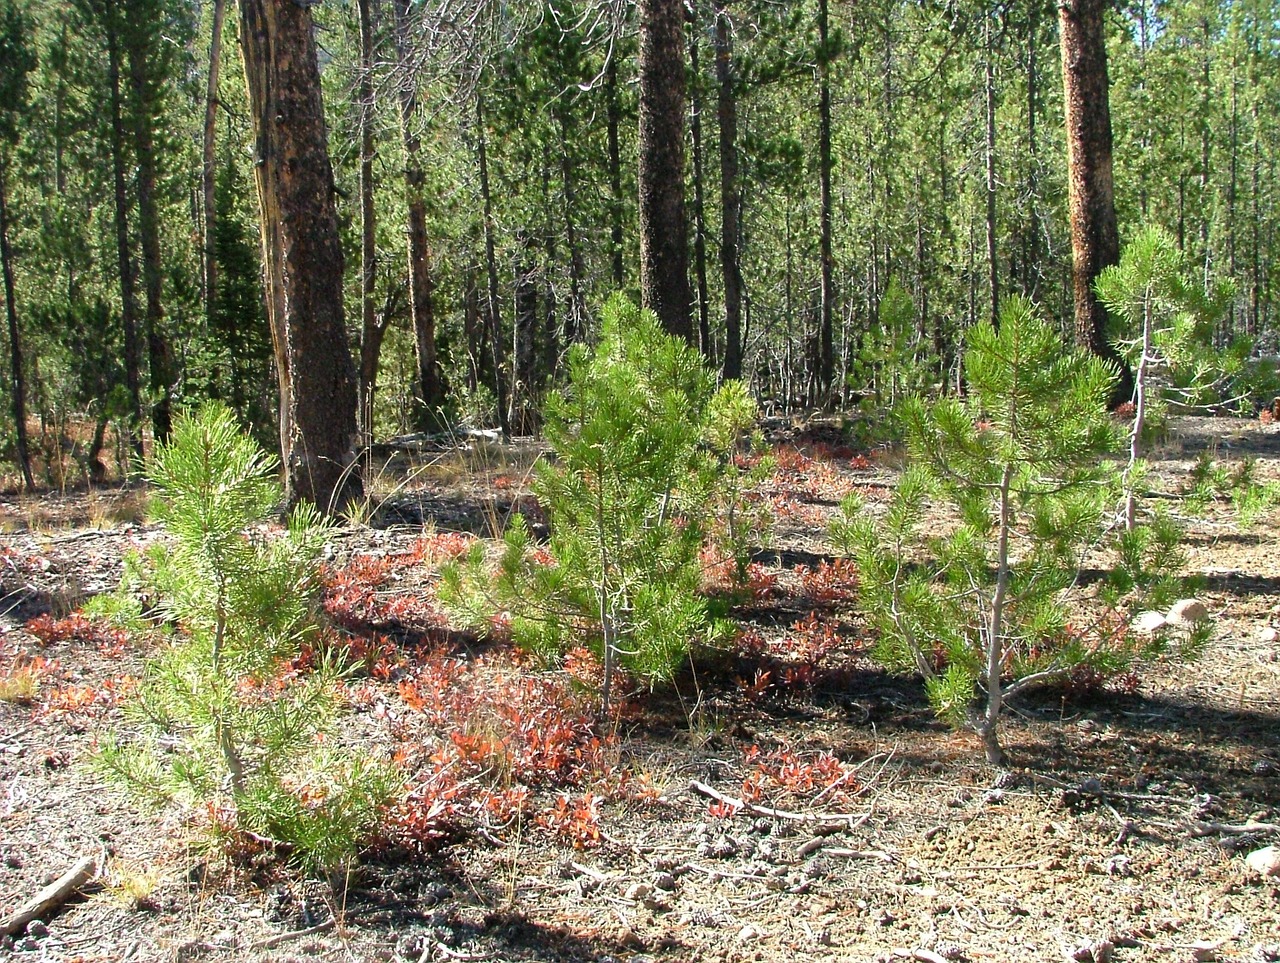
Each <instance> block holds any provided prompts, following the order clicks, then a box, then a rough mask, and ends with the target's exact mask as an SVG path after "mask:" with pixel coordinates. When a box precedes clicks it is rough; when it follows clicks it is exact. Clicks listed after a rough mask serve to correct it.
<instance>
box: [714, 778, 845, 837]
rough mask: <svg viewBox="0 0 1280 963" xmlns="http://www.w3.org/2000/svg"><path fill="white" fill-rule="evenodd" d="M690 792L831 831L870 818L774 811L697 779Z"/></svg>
mask: <svg viewBox="0 0 1280 963" xmlns="http://www.w3.org/2000/svg"><path fill="white" fill-rule="evenodd" d="M689 791H690V792H693V793H697V794H698V795H699V796H706V797H707V798H708V799H712V800H714V801H716V802H718V803H722V804H723V805H725V806H729V807H731V808H732V809H734V810H739V809H744V810H746V811H747V812H749V813H753V814H754V815H756V816H767V817H769V818H770V819H786V820H790V821H791V822H797V823H814V824H817V825H819V826H826V827H830V828H831V829H857V828H858V827H859V826H861V825H862V824H863V823H865V822H866V821H867V819H868V817H869V816H870V813H864V814H862V815H856V814H854V813H793V812H788V811H787V810H785V809H774V808H773V807H772V806H757V805H756V804H755V803H749V802H747V801H746V800H745V799H738V798H736V797H734V796H727V795H725V794H724V793H722V792H720V791H718V790H716V789H712V788H711V787H710V786H708V785H707V784H706V783H705V782H699V781H698V780H697V779H694V780H693V781H692V782H690V783H689Z"/></svg>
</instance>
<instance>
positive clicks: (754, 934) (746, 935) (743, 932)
mask: <svg viewBox="0 0 1280 963" xmlns="http://www.w3.org/2000/svg"><path fill="white" fill-rule="evenodd" d="M763 935H764V934H763V933H762V932H761V931H760V930H758V929H757V928H756V927H754V926H752V925H751V924H750V923H748V924H747V925H746V926H744V927H743V928H742V929H740V930H738V942H739V943H749V942H751V941H752V940H756V939H759V938H760V937H761V936H763Z"/></svg>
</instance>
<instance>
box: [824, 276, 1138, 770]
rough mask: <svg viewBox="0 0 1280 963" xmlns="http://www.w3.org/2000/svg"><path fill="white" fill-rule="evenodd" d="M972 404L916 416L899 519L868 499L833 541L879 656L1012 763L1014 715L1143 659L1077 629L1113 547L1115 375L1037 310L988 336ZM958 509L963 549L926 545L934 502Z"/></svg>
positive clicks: (954, 544) (1012, 312)
mask: <svg viewBox="0 0 1280 963" xmlns="http://www.w3.org/2000/svg"><path fill="white" fill-rule="evenodd" d="M964 371H965V379H966V382H967V384H968V386H969V394H968V397H967V399H965V400H964V401H960V400H956V399H943V400H940V401H937V402H935V403H933V404H931V405H930V404H926V403H924V402H923V401H920V400H918V399H912V400H910V401H908V402H907V403H906V404H904V406H903V408H902V413H901V417H902V422H903V425H904V429H905V434H906V439H907V445H908V451H909V456H910V461H909V464H908V467H907V469H906V471H905V473H904V475H903V477H902V480H901V483H900V484H899V486H898V489H897V491H896V493H895V495H894V497H893V500H892V501H891V503H890V505H889V509H888V512H887V514H886V515H885V516H884V517H883V519H881V520H879V521H875V520H872V519H871V518H870V517H868V515H867V514H866V512H865V506H863V505H862V504H861V502H860V501H859V500H858V499H857V498H856V497H855V498H850V499H848V500H846V501H845V503H844V504H843V505H842V513H843V517H842V518H841V519H839V520H838V521H837V522H836V524H835V525H834V526H833V531H832V534H833V537H834V539H835V541H836V542H837V544H838V545H841V546H842V547H843V548H844V549H845V550H846V551H848V552H850V553H852V554H853V555H854V556H855V558H856V559H857V562H858V565H859V574H860V577H861V582H860V587H861V588H860V591H861V596H862V603H863V605H864V607H865V610H866V611H867V612H868V613H869V615H870V616H871V618H872V619H873V620H874V622H875V624H876V627H877V628H878V630H879V641H878V644H877V649H876V652H877V655H878V656H879V658H880V659H881V660H882V661H883V662H884V663H885V664H886V665H887V666H888V667H889V668H891V669H894V670H898V671H904V672H917V673H919V674H920V675H921V676H922V677H923V678H924V680H925V684H926V687H927V690H928V694H929V698H930V700H931V701H932V703H933V705H934V706H935V708H936V709H937V711H938V713H939V714H940V715H941V716H942V717H943V718H945V719H947V720H948V721H949V722H951V723H952V724H955V725H962V724H967V725H969V726H971V727H972V728H973V729H974V730H975V731H976V732H977V733H978V734H979V735H980V736H981V738H982V741H983V746H984V749H985V751H986V757H987V759H988V761H989V762H991V763H992V764H1000V763H1001V761H1002V759H1003V751H1002V749H1001V747H1000V742H999V739H998V735H997V723H998V722H999V719H1000V714H1001V712H1002V710H1003V708H1004V705H1005V703H1006V702H1007V700H1008V699H1009V698H1010V697H1011V696H1013V695H1014V694H1016V693H1018V692H1020V691H1022V690H1024V689H1026V688H1028V687H1029V686H1033V685H1036V684H1038V683H1047V682H1051V681H1054V680H1059V679H1063V678H1065V677H1067V676H1069V675H1070V674H1071V673H1072V672H1073V671H1074V670H1076V669H1078V668H1079V667H1081V666H1092V667H1095V668H1098V669H1100V670H1101V671H1104V672H1106V673H1111V672H1114V671H1116V670H1117V669H1118V667H1119V666H1120V665H1122V664H1123V663H1125V662H1127V661H1128V660H1130V659H1132V658H1134V657H1136V656H1137V655H1139V654H1140V653H1138V652H1136V651H1133V650H1132V648H1131V646H1129V645H1128V644H1110V643H1112V642H1114V641H1115V640H1114V639H1110V638H1105V637H1100V638H1096V639H1092V638H1089V637H1088V636H1087V635H1085V634H1084V633H1082V632H1081V631H1080V630H1078V629H1076V628H1073V627H1072V626H1071V625H1070V624H1069V619H1068V612H1067V609H1066V607H1065V604H1064V593H1065V592H1067V591H1068V590H1070V589H1071V588H1072V587H1073V586H1074V585H1075V583H1076V581H1077V578H1078V576H1079V572H1080V566H1081V563H1082V558H1083V555H1084V553H1085V552H1086V551H1087V550H1088V549H1089V548H1090V547H1091V546H1093V545H1096V544H1097V543H1098V542H1099V540H1100V539H1101V537H1102V529H1103V526H1102V521H1103V518H1104V515H1105V513H1106V509H1107V506H1108V505H1109V504H1110V503H1111V499H1112V498H1113V492H1114V487H1113V485H1112V484H1111V475H1112V473H1110V472H1109V470H1108V469H1107V467H1106V466H1105V465H1104V464H1102V463H1101V461H1100V459H1101V456H1103V455H1105V454H1106V453H1107V452H1110V451H1112V450H1113V449H1114V448H1115V447H1116V445H1117V442H1118V439H1117V438H1116V433H1115V430H1114V429H1113V427H1112V424H1111V422H1110V419H1109V418H1108V415H1107V411H1106V402H1107V397H1108V394H1109V392H1110V390H1111V384H1112V381H1113V376H1112V373H1111V372H1110V371H1109V370H1108V369H1107V368H1106V367H1105V366H1104V364H1103V363H1102V362H1101V361H1099V360H1097V359H1095V358H1091V357H1086V356H1084V355H1081V354H1078V353H1075V352H1072V351H1069V350H1066V349H1064V348H1063V345H1062V340H1061V338H1060V336H1059V334H1058V332H1057V331H1055V330H1054V329H1052V328H1051V327H1050V326H1049V325H1047V324H1045V323H1043V322H1042V321H1040V320H1039V319H1038V318H1036V316H1035V314H1034V312H1033V309H1032V306H1031V304H1030V303H1029V302H1028V301H1026V300H1023V299H1017V298H1013V299H1009V300H1008V301H1007V302H1006V303H1005V304H1004V305H1003V308H1002V310H1001V313H1000V327H999V330H998V331H997V330H996V329H995V328H994V327H993V326H992V325H990V324H984V325H980V326H979V327H977V328H975V329H973V331H972V332H971V333H970V336H969V339H968V349H967V351H966V353H965V357H964ZM936 498H941V499H943V500H945V502H946V503H948V504H949V505H950V506H951V507H952V509H953V510H954V513H955V516H956V524H955V527H954V530H953V531H951V532H950V534H944V535H932V534H926V533H924V532H922V531H921V522H922V518H923V514H924V509H925V505H926V502H927V501H929V500H931V499H936Z"/></svg>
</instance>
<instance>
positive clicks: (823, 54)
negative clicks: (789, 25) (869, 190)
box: [818, 0, 875, 406]
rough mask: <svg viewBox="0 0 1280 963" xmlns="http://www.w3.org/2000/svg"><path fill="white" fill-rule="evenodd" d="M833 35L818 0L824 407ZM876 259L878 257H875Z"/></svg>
mask: <svg viewBox="0 0 1280 963" xmlns="http://www.w3.org/2000/svg"><path fill="white" fill-rule="evenodd" d="M830 42H831V35H830V28H829V24H828V17H827V0H818V44H819V47H820V49H819V50H818V190H819V204H820V207H821V210H820V214H819V217H820V230H819V257H820V258H821V278H822V291H821V301H820V303H819V311H820V315H819V321H818V384H819V387H820V390H821V394H822V398H821V399H820V400H821V402H822V404H823V405H824V406H827V405H830V404H831V402H832V400H833V388H834V384H833V382H834V380H835V346H834V344H833V341H832V331H831V317H832V313H833V312H834V311H835V300H836V292H835V277H834V274H835V256H834V254H833V253H832V249H831V221H832V210H831V205H832V202H831V166H832V165H831V76H830V74H831V48H830ZM872 260H873V262H874V260H875V259H874V257H873V258H872Z"/></svg>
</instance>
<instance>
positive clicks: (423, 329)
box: [393, 0, 445, 429]
mask: <svg viewBox="0 0 1280 963" xmlns="http://www.w3.org/2000/svg"><path fill="white" fill-rule="evenodd" d="M393 15H394V18H395V23H394V31H393V32H394V36H395V50H396V94H397V100H398V104H399V108H400V138H401V141H402V142H403V144H404V158H405V162H404V184H405V194H406V197H407V202H408V209H409V217H408V221H409V223H408V228H409V231H408V235H409V236H408V244H409V316H410V318H411V319H412V321H413V344H414V353H415V360H416V363H417V368H418V377H417V392H418V398H417V400H418V402H419V404H420V405H421V418H420V420H419V427H421V428H424V429H426V428H435V427H440V421H441V419H442V407H443V405H444V400H445V398H444V396H445V385H444V379H443V377H442V375H441V373H440V361H439V358H438V357H437V354H436V316H435V301H434V298H433V295H434V292H435V279H434V278H433V277H432V274H431V244H430V241H429V239H428V236H427V202H426V195H425V192H424V190H423V187H424V184H425V182H426V175H425V174H424V173H423V169H422V159H421V150H422V144H421V142H420V141H419V139H418V135H417V132H416V131H415V130H414V126H413V125H414V122H415V118H416V117H417V113H418V84H417V80H416V79H415V78H414V76H413V70H412V67H411V65H410V63H409V30H410V21H411V17H412V3H411V0H394V3H393Z"/></svg>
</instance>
